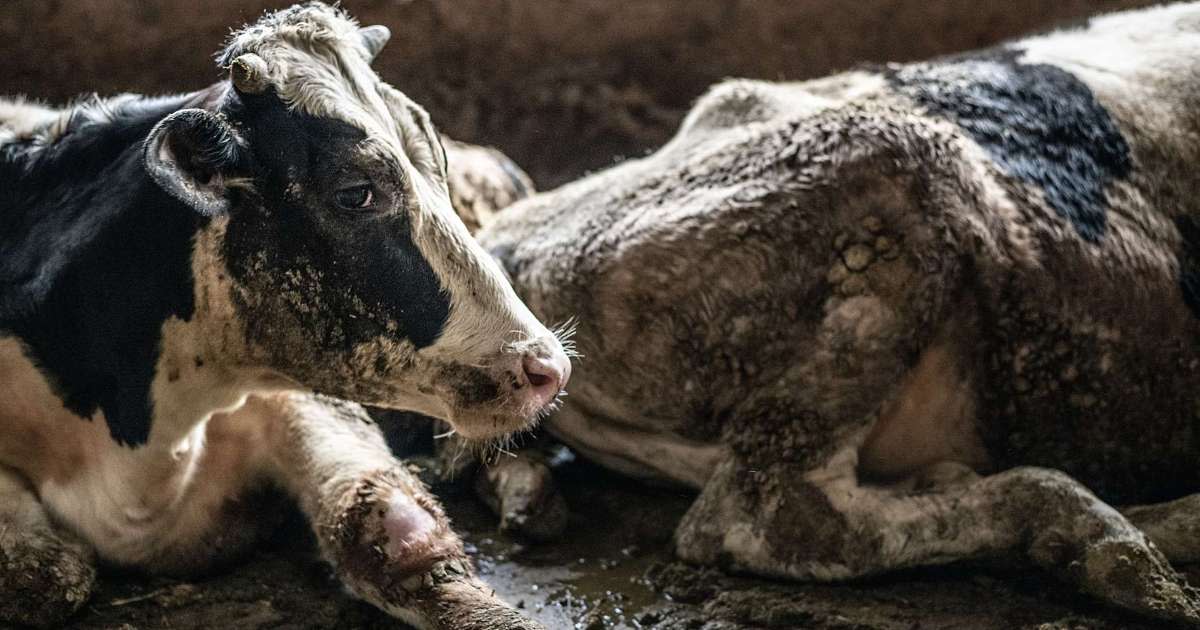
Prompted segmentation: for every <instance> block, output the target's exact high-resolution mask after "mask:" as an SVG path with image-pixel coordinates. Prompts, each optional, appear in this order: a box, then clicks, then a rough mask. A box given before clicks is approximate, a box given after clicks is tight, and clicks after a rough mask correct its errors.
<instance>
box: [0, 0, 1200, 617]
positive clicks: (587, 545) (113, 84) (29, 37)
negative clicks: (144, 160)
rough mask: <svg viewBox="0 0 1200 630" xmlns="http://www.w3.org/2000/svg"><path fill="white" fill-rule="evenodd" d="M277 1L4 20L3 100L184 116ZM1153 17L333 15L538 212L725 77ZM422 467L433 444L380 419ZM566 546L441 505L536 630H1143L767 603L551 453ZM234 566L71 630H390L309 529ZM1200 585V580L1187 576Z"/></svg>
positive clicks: (728, 2) (1005, 571)
mask: <svg viewBox="0 0 1200 630" xmlns="http://www.w3.org/2000/svg"><path fill="white" fill-rule="evenodd" d="M288 4H290V2H289V1H288V0H274V1H264V0H226V1H224V2H220V3H193V2H182V1H179V0H8V1H6V2H4V3H3V4H0V59H3V60H4V61H3V65H2V66H0V67H2V68H3V72H0V94H5V95H13V94H24V95H27V96H29V97H31V98H36V99H43V100H46V101H48V102H52V103H63V102H67V101H69V100H70V99H72V98H74V97H77V96H79V95H81V94H86V93H91V92H96V93H99V94H102V95H103V94H115V93H120V92H135V93H145V94H155V93H170V92H183V91H189V90H193V89H197V88H200V87H203V86H205V85H208V84H210V83H212V82H215V81H217V80H219V79H220V78H221V73H220V71H219V69H218V68H217V66H216V64H215V63H214V61H213V57H212V55H213V52H214V51H216V50H218V49H219V48H220V46H221V43H222V41H223V40H224V38H225V37H226V35H227V34H228V32H229V30H230V29H231V28H233V27H235V26H238V25H241V24H243V23H245V22H248V21H253V20H254V19H256V18H257V17H258V16H259V15H260V14H261V13H262V12H263V11H265V10H268V9H274V8H280V7H283V6H286V5H288ZM1150 4H1156V3H1155V2H1150V1H1146V0H1008V1H1006V2H964V1H962V0H863V1H860V2H854V3H847V2H839V1H837V0H801V1H794V0H687V1H686V2H685V1H676V0H560V1H557V2H547V1H546V0H344V1H343V3H342V5H343V6H344V7H345V8H346V9H347V10H348V11H349V12H350V13H352V14H353V15H355V16H356V17H357V18H358V19H359V20H360V21H361V22H362V23H364V24H384V25H386V26H387V27H388V28H389V29H391V31H392V34H393V36H392V43H391V44H390V46H389V47H388V48H386V49H385V50H384V51H383V53H382V54H381V55H380V57H379V58H378V59H377V60H376V62H375V64H374V65H375V68H376V69H377V71H378V72H379V74H380V75H381V76H382V77H383V78H384V79H385V80H387V81H389V82H390V83H392V84H393V85H395V86H396V87H398V88H399V89H400V90H402V91H404V92H405V93H407V94H408V95H409V96H411V97H412V98H413V99H415V100H416V101H417V102H419V103H421V104H423V105H424V106H425V107H426V108H427V109H428V110H429V111H430V113H431V114H432V116H433V119H434V122H435V124H437V126H438V127H439V129H440V130H441V131H442V132H443V133H445V134H446V135H448V136H450V137H453V138H455V139H458V140H463V141H467V142H472V143H478V144H484V145H490V146H494V147H497V148H498V149H500V150H501V151H503V152H505V153H506V154H507V155H508V156H510V157H511V158H513V159H514V160H515V161H516V162H517V163H518V164H519V165H521V166H522V167H523V168H524V169H525V170H526V171H527V172H528V173H529V174H530V176H531V177H532V179H533V181H534V182H535V184H536V185H537V187H538V188H539V189H543V190H544V189H550V188H553V187H556V186H558V185H561V184H564V183H566V182H569V181H571V180H573V179H575V178H577V177H579V176H581V175H583V174H585V173H587V172H591V171H595V170H598V169H602V168H605V167H606V166H608V165H611V164H614V163H616V162H619V161H621V160H623V159H626V158H629V157H634V156H638V155H641V154H643V153H645V152H646V151H648V150H650V149H652V148H654V147H656V146H658V145H660V144H662V143H663V142H665V141H666V140H667V139H668V138H669V137H670V136H671V134H672V133H673V132H674V130H675V128H676V126H677V125H678V123H679V122H680V120H681V119H682V117H683V115H684V113H685V112H686V110H687V108H688V107H689V105H690V104H691V103H692V102H693V101H694V100H695V99H696V98H697V97H698V96H699V95H700V94H702V93H703V92H704V90H705V89H706V88H707V87H708V86H709V85H711V84H713V83H714V82H716V81H719V80H721V79H723V78H727V77H750V78H760V79H768V80H802V79H808V78H813V77H819V76H822V75H825V74H829V73H831V72H835V71H838V70H844V69H849V68H853V67H855V66H859V65H864V64H881V63H887V62H901V61H909V60H916V59H922V58H928V57H933V56H938V55H943V54H950V53H953V52H957V51H963V50H969V49H974V48H981V47H987V46H989V45H992V44H995V43H997V42H1000V41H1003V40H1005V39H1009V38H1012V37H1016V36H1018V35H1021V34H1025V33H1030V32H1035V31H1038V30H1044V29H1048V28H1052V27H1054V26H1056V25H1063V24H1070V23H1072V22H1073V21H1077V20H1079V19H1081V18H1084V17H1086V16H1089V15H1094V14H1097V13H1102V12H1108V11H1112V10H1117V9H1123V8H1131V7H1139V6H1146V5H1150ZM386 422H387V426H388V428H389V430H391V431H392V433H393V434H394V436H393V437H395V438H396V440H395V442H396V445H397V448H398V449H401V451H402V454H405V455H411V456H412V458H413V459H412V461H413V462H414V464H413V465H414V466H422V465H424V466H425V467H429V466H430V465H431V463H430V462H431V459H430V458H429V455H428V453H429V449H430V444H431V439H430V437H429V436H430V434H431V433H432V429H431V427H430V426H429V424H428V423H423V422H412V421H410V420H409V419H396V418H391V419H388V420H387V421H386ZM551 452H552V453H554V454H555V456H554V467H555V472H556V475H557V477H556V478H557V479H558V482H559V485H560V489H561V491H562V493H563V495H564V497H565V499H566V501H567V505H568V507H569V510H570V517H569V524H568V527H567V533H566V535H565V536H564V537H563V538H561V539H560V540H557V541H552V542H541V543H534V542H529V541H525V540H520V539H517V538H513V537H509V536H507V535H504V534H501V533H499V532H497V529H496V528H497V520H496V517H495V516H494V515H493V514H492V513H491V512H490V511H489V510H488V508H487V507H486V506H485V505H484V504H483V503H482V502H481V501H480V500H479V499H478V498H477V497H476V496H475V495H474V493H473V492H472V488H471V484H470V483H469V481H464V480H459V481H457V482H449V483H438V484H437V485H436V486H435V490H436V491H437V493H438V495H439V497H440V498H441V499H442V500H443V501H444V502H445V503H446V506H447V509H448V512H449V514H450V515H451V518H452V519H453V521H454V523H455V525H456V527H457V528H458V530H459V531H460V532H462V533H463V535H464V536H465V537H466V539H467V540H468V542H469V548H470V549H471V550H472V553H473V554H474V557H475V561H476V563H477V565H478V568H479V570H480V572H481V573H482V574H483V575H484V578H485V579H486V580H487V581H489V583H490V584H491V585H492V586H493V587H494V588H495V589H496V591H497V593H499V594H500V595H502V596H503V597H504V598H505V599H506V600H507V601H509V602H510V603H512V604H514V605H516V606H517V607H518V608H520V609H522V610H523V611H524V612H525V613H526V614H528V615H529V616H531V617H533V618H536V619H538V620H540V621H542V622H543V623H544V624H546V626H547V627H549V628H584V629H587V630H598V629H601V628H661V629H683V628H694V629H700V628H703V629H706V630H735V629H743V628H745V629H749V628H798V627H807V628H831V629H832V628H842V629H848V628H861V629H879V630H884V629H887V630H891V629H900V628H918V627H919V628H926V629H928V628H962V627H970V628H996V629H1000V628H1047V629H1050V628H1062V629H1066V628H1114V629H1115V628H1138V627H1149V626H1142V625H1139V624H1141V623H1142V622H1140V621H1138V620H1135V619H1131V618H1127V617H1124V616H1122V615H1120V614H1118V613H1113V612H1110V611H1106V610H1101V609H1098V608H1097V607H1096V605H1095V604H1093V603H1092V602H1090V601H1089V600H1086V599H1083V598H1082V597H1080V596H1077V595H1075V594H1073V593H1072V592H1071V591H1070V590H1069V589H1067V588H1065V587H1063V586H1060V585H1059V584H1058V583H1056V582H1054V581H1052V580H1050V579H1048V578H1045V577H1043V576H1040V575H1038V574H1036V573H1032V572H1029V571H1024V570H1015V569H1012V568H1006V567H973V566H954V567H944V568H938V569H926V570H919V571H911V572H906V573H903V574H898V575H887V576H883V577H879V578H873V579H871V580H867V581H860V582H855V583H851V584H842V585H812V584H796V583H786V582H773V581H767V580H762V579H755V578H750V577H745V576H738V575H726V574H723V573H721V572H718V571H715V570H712V569H703V568H696V567H692V566H689V565H686V564H683V563H681V562H679V561H677V560H675V559H673V558H672V556H671V553H670V539H671V532H672V529H673V528H674V524H675V522H676V521H677V520H678V519H679V518H680V516H681V515H682V514H683V512H684V511H685V510H686V509H687V507H688V505H689V503H690V502H691V500H692V498H693V495H692V494H691V493H690V492H688V491H683V490H679V489H675V488H663V487H648V486H645V485H643V484H640V483H638V482H636V481H633V480H630V479H625V478H622V477H620V476H618V475H616V474H614V473H611V472H607V471H604V470H602V469H600V468H599V467H597V466H595V465H593V464H591V463H589V462H587V461H585V460H583V459H582V458H579V457H575V456H574V455H573V454H572V453H570V452H569V450H567V449H566V448H565V447H553V448H552V450H551ZM286 520H287V524H286V525H285V526H284V527H282V528H281V529H280V530H279V532H278V533H277V534H275V535H274V536H273V537H272V538H271V539H270V540H267V541H265V542H264V544H263V546H262V548H261V550H260V551H258V552H257V553H256V554H255V555H254V556H253V557H252V558H250V559H249V560H248V561H247V562H244V563H241V564H238V565H235V566H232V567H228V568H226V569H223V570H221V571H219V572H216V573H214V574H212V575H208V576H203V577H201V578H195V579H189V580H186V581H183V580H175V579H165V578H148V577H145V576H140V575H132V574H112V573H111V572H110V574H109V575H108V576H107V577H106V579H103V580H102V581H101V583H100V591H99V592H98V593H97V595H96V596H95V597H94V598H93V599H92V601H91V602H90V603H89V604H87V605H86V606H85V607H84V609H83V610H82V611H81V612H80V614H79V615H77V616H76V617H75V618H74V619H73V621H72V623H71V625H70V627H74V628H88V629H92V628H95V629H99V628H121V629H133V628H138V629H142V628H146V629H148V628H231V629H250V628H328V627H338V628H383V627H397V623H398V622H395V621H393V620H391V619H390V618H388V617H386V616H385V615H384V614H382V613H380V612H378V611H376V610H375V609H373V608H371V607H370V606H368V605H366V604H363V603H360V602H357V601H355V600H353V599H351V598H350V597H348V596H347V595H346V594H345V593H344V592H343V590H342V589H341V587H340V586H339V584H338V583H337V582H336V581H335V580H334V579H333V577H332V575H331V573H330V571H329V570H328V568H327V567H325V566H324V565H323V564H322V563H321V561H320V560H319V558H318V557H317V555H316V552H315V549H314V546H313V541H312V540H311V538H310V537H309V535H308V534H307V533H306V527H305V526H304V523H303V522H302V520H301V517H300V516H298V515H291V516H288V517H287V519H286ZM1190 573H1191V574H1192V575H1190V578H1191V579H1192V580H1196V578H1197V576H1198V575H1200V572H1196V571H1191V572H1190Z"/></svg>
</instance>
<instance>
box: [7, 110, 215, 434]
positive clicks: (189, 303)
mask: <svg viewBox="0 0 1200 630" xmlns="http://www.w3.org/2000/svg"><path fill="white" fill-rule="evenodd" d="M187 101H188V97H177V98H173V99H151V100H143V101H138V102H134V103H128V104H126V105H124V106H122V107H121V108H120V109H119V110H118V111H117V112H116V113H115V115H114V116H113V118H112V120H111V122H108V121H104V122H91V121H89V120H87V119H84V118H81V119H78V120H76V121H73V122H72V124H71V125H70V126H69V127H68V131H67V133H66V134H65V135H64V136H63V137H62V139H60V140H59V141H57V142H55V143H54V144H51V145H48V146H47V147H45V148H44V149H39V148H37V147H35V146H34V145H33V143H32V142H25V143H19V144H15V145H6V146H5V147H3V149H2V154H0V335H3V334H13V335H16V336H17V337H19V338H20V339H21V341H22V342H23V343H24V344H25V345H26V347H27V348H28V354H29V358H30V359H31V360H32V361H33V362H34V363H35V364H37V365H38V366H39V368H40V369H41V370H42V371H43V373H44V374H45V375H46V377H47V378H48V379H49V380H50V382H51V383H52V384H53V386H54V387H55V388H56V390H57V393H58V395H59V396H60V397H61V398H62V399H63V401H64V405H65V406H66V407H67V408H68V409H70V410H71V411H72V412H73V413H75V414H77V415H79V416H81V417H84V418H90V417H91V416H92V414H94V413H95V412H96V410H97V409H99V410H102V411H103V412H104V416H105V418H106V419H107V421H108V425H109V431H110V432H111V434H112V436H113V438H114V439H116V440H117V441H118V442H120V443H123V444H140V443H143V442H145V441H146V439H147V437H148V436H149V433H150V418H151V409H150V401H149V391H150V383H151V381H152V380H153V378H154V370H155V364H156V362H157V359H158V353H159V341H160V330H161V326H162V323H163V321H165V320H166V319H167V318H169V317H172V316H174V317H179V318H181V319H188V318H189V317H191V314H192V310H193V297H192V275H191V266H190V261H191V255H190V253H191V245H190V243H191V239H192V236H193V234H194V233H195V232H196V230H197V229H199V228H200V226H201V225H202V224H203V223H204V221H205V219H204V218H203V217H201V216H199V215H198V214H197V213H195V212H193V211H192V209H191V208H189V207H188V206H186V205H184V204H182V203H180V202H178V201H176V200H175V199H173V198H172V197H170V196H168V195H167V194H166V193H164V192H163V191H162V190H161V189H160V188H159V187H158V186H156V185H155V184H154V183H153V182H152V181H151V180H150V178H149V177H148V176H147V175H146V173H145V171H144V170H143V168H142V163H141V156H142V152H141V143H142V140H143V139H144V138H145V137H146V134H147V133H149V131H150V129H151V128H152V127H153V126H154V124H155V123H157V122H158V121H159V120H160V119H161V118H162V117H163V116H165V115H166V114H168V113H170V112H172V111H175V110H176V109H179V108H180V107H182V106H183V105H184V104H185V103H186V102H187Z"/></svg>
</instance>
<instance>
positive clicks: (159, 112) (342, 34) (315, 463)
mask: <svg viewBox="0 0 1200 630" xmlns="http://www.w3.org/2000/svg"><path fill="white" fill-rule="evenodd" d="M387 38H388V33H387V29H386V28H383V27H367V28H359V27H358V26H357V25H356V24H355V23H354V22H353V21H352V20H351V19H350V18H349V17H348V16H346V15H344V14H343V13H341V12H340V11H337V10H334V9H331V8H329V7H327V6H324V5H321V4H308V5H303V6H298V7H293V8H291V9H287V10H284V11H280V12H277V13H272V14H268V15H266V16H265V17H263V18H262V19H261V20H260V21H259V22H257V23H256V24H253V25H252V26H249V27H247V28H244V29H243V30H241V31H238V32H236V33H235V34H233V35H232V37H231V39H230V41H229V44H228V46H227V47H226V48H225V50H224V51H223V52H222V53H221V55H220V58H219V63H220V65H221V67H222V68H225V69H227V70H228V73H229V79H228V80H225V81H222V82H220V83H217V84H216V85H213V86H211V87H208V88H206V89H204V90H201V91H198V92H194V93H191V94H184V95H179V96H168V97H159V98H146V97H139V96H130V95H127V96H119V97H116V98H109V99H92V100H88V101H85V102H82V103H81V104H78V105H76V106H74V107H70V108H66V109H61V110H58V109H51V108H47V107H43V106H40V105H37V104H33V103H29V102H25V101H21V100H0V531H3V532H4V535H3V536H0V620H4V621H6V622H9V621H17V622H25V623H35V624H42V623H53V622H56V621H58V620H59V619H61V617H62V616H64V615H65V614H69V613H70V612H71V611H72V610H74V609H75V608H76V607H78V606H79V605H80V604H81V603H82V602H83V601H84V600H85V599H86V598H87V597H88V594H89V592H90V590H91V588H92V586H93V581H94V578H95V568H94V567H95V565H96V563H97V561H103V562H105V563H111V564H116V565H121V566H128V567H134V568H138V569H143V570H148V571H155V572H163V573H182V572H191V571H196V570H200V569H203V568H205V567H209V566H212V565H214V564H215V563H218V562H221V561H224V560H227V559H229V558H231V557H234V556H236V555H237V554H238V553H239V552H241V551H243V550H245V549H246V548H247V547H248V545H250V544H251V543H252V542H253V541H254V539H255V536H256V534H257V533H258V529H259V528H260V527H261V526H262V520H263V519H262V511H263V509H262V505H260V504H258V503H255V502H253V501H252V500H251V497H252V496H254V493H255V492H256V491H258V490H261V489H264V488H267V487H279V488H282V489H284V490H286V491H287V493H289V494H290V495H291V496H293V497H294V498H295V499H296V500H297V501H298V502H299V504H300V507H301V508H302V509H303V511H304V512H305V513H306V514H307V515H308V517H309V518H310V519H311V521H312V523H313V526H314V528H315V530H316V534H317V538H318V540H319V542H320V546H321V549H322V552H323V553H324V555H325V557H326V558H327V559H328V560H329V561H330V562H331V563H333V564H334V565H335V567H336V570H337V573H338V575H339V577H340V578H341V579H342V580H343V581H344V582H345V584H346V585H347V586H348V587H349V588H350V589H352V590H353V591H354V592H355V593H357V594H358V595H359V596H361V597H363V598H364V599H366V600H368V601H370V602H372V603H374V604H375V605H377V606H379V607H381V608H382V609H384V610H386V611H387V612H389V613H392V614H394V615H396V616H398V617H400V618H401V619H404V620H407V621H409V622H411V623H414V624H416V625H418V626H420V627H438V628H441V627H455V628H459V627H470V628H481V629H482V628H493V627H529V626H530V625H531V624H530V623H529V622H526V621H523V620H522V619H521V618H520V617H519V615H517V613H516V612H515V611H513V610H512V609H510V608H508V607H506V606H505V605H504V604H503V603H501V602H499V601H498V600H496V599H494V596H493V595H491V591H490V590H489V589H487V588H486V587H485V586H484V585H483V584H482V583H481V582H480V581H479V580H478V579H477V578H476V577H475V576H474V570H473V568H472V566H471V564H470V562H469V560H467V558H466V556H465V555H464V553H463V549H462V545H461V543H460V542H459V540H458V539H457V538H456V537H455V535H454V534H453V533H452V532H451V531H450V530H449V528H448V523H447V520H446V518H445V516H444V515H443V513H442V511H441V509H440V508H439V507H438V505H437V504H436V503H435V502H434V501H433V499H432V498H431V497H430V495H429V494H428V493H427V492H426V490H425V489H424V487H423V486H422V485H421V484H420V482H419V481H417V480H416V479H415V478H413V477H412V476H411V475H410V474H409V473H408V472H407V471H406V469H405V468H403V467H402V466H401V465H399V463H398V462H397V461H395V460H394V459H393V458H392V457H391V455H390V454H389V452H388V451H387V449H386V447H385V445H384V443H383V440H382V438H381V436H380V433H379V431H378V429H377V428H376V427H375V426H374V425H373V424H371V423H370V421H369V419H368V417H367V416H366V415H365V414H364V413H363V411H362V409H361V408H359V407H357V406H356V405H354V404H351V403H345V402H341V401H340V400H338V399H346V400H353V401H356V402H363V403H370V404H373V405H379V406H383V407H392V408H402V409H410V410H416V411H421V412H423V413H426V414H429V415H432V416H436V417H439V418H444V419H446V420H447V421H448V422H449V423H450V424H451V425H452V426H453V427H454V428H455V429H456V430H457V431H458V432H459V433H460V434H461V435H464V436H467V437H469V438H472V439H477V440H487V439H490V438H493V437H496V436H500V435H504V434H507V433H509V432H512V431H514V430H520V429H524V428H526V427H528V426H529V425H530V423H531V422H533V421H534V420H536V418H537V417H538V416H539V415H540V414H543V413H545V412H546V411H547V410H548V408H549V407H550V406H551V405H552V404H553V402H554V400H555V398H556V397H557V396H558V394H559V392H560V389H561V388H562V387H563V386H564V385H565V383H566V381H567V378H568V376H569V372H570V364H569V362H568V359H567V357H566V355H565V354H564V351H563V348H562V346H561V344H560V343H559V341H558V340H557V339H556V338H555V336H554V335H553V334H552V333H551V332H550V331H548V330H547V329H546V328H545V327H544V326H542V325H541V324H540V323H539V322H538V320H537V319H535V318H534V316H533V315H532V314H531V313H530V312H529V310H528V309H527V308H526V307H525V305H524V304H523V303H522V302H521V301H520V300H519V299H518V298H517V296H516V295H515V294H514V292H513V290H512V288H511V287H510V286H509V284H508V283H507V282H506V280H505V279H504V276H503V274H502V272H501V271H500V269H499V268H498V267H497V266H496V263H495V262H494V261H493V260H492V259H491V258H490V257H489V256H487V255H486V254H485V253H484V252H483V251H482V250H481V249H480V248H479V247H478V245H476V244H475V242H474V241H473V240H472V239H471V238H470V236H469V234H468V232H467V230H466V228H465V227H464V226H463V224H462V222H461V221H460V220H459V219H458V218H457V216H456V215H455V212H454V210H453V208H452V207H451V202H450V197H449V193H448V191H447V179H448V173H447V164H446V154H445V151H444V149H443V148H442V145H441V143H440V141H439V138H438V136H437V135H436V133H435V131H434V129H433V127H432V125H431V124H430V120H429V116H428V115H427V114H426V113H425V112H424V111H423V110H422V109H421V108H420V107H419V106H417V105H416V104H415V103H413V102H412V101H410V100H409V99H408V98H406V97H405V96H404V95H403V94H401V93H400V92H398V91H397V90H395V89H393V88H392V87H391V86H389V85H388V84H386V83H384V82H383V81H381V80H380V79H379V77H378V76H377V75H376V74H375V73H374V72H373V71H372V70H371V68H370V66H369V64H370V62H371V60H372V58H373V57H374V56H375V55H376V54H377V53H378V52H379V51H380V49H381V47H382V46H383V45H384V43H385V42H386V41H387ZM466 179H467V180H469V179H470V178H466ZM330 396H333V397H336V398H330Z"/></svg>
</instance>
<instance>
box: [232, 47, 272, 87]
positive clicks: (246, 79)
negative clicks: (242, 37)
mask: <svg viewBox="0 0 1200 630" xmlns="http://www.w3.org/2000/svg"><path fill="white" fill-rule="evenodd" d="M229 78H230V80H232V81H233V87H234V89H236V90H237V91H238V92H241V93H243V94H262V93H263V92H265V91H266V90H267V86H269V85H270V84H271V75H270V70H269V69H268V68H267V62H266V61H265V60H263V58H262V57H259V56H258V55H256V54H254V53H246V54H244V55H240V56H239V57H238V58H237V59H234V60H233V63H231V64H229Z"/></svg>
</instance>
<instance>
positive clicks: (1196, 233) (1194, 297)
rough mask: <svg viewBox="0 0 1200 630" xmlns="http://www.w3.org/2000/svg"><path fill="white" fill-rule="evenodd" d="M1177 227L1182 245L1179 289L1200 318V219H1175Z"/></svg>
mask: <svg viewBox="0 0 1200 630" xmlns="http://www.w3.org/2000/svg"><path fill="white" fill-rule="evenodd" d="M1175 227H1176V228H1177V229H1178V230H1179V238H1180V243H1181V244H1180V251H1179V288H1180V289H1181V290H1182V291H1183V301H1184V303H1185V304H1187V305H1188V308H1189V309H1191V310H1192V315H1195V316H1196V317H1200V218H1197V217H1191V216H1181V217H1175Z"/></svg>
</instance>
